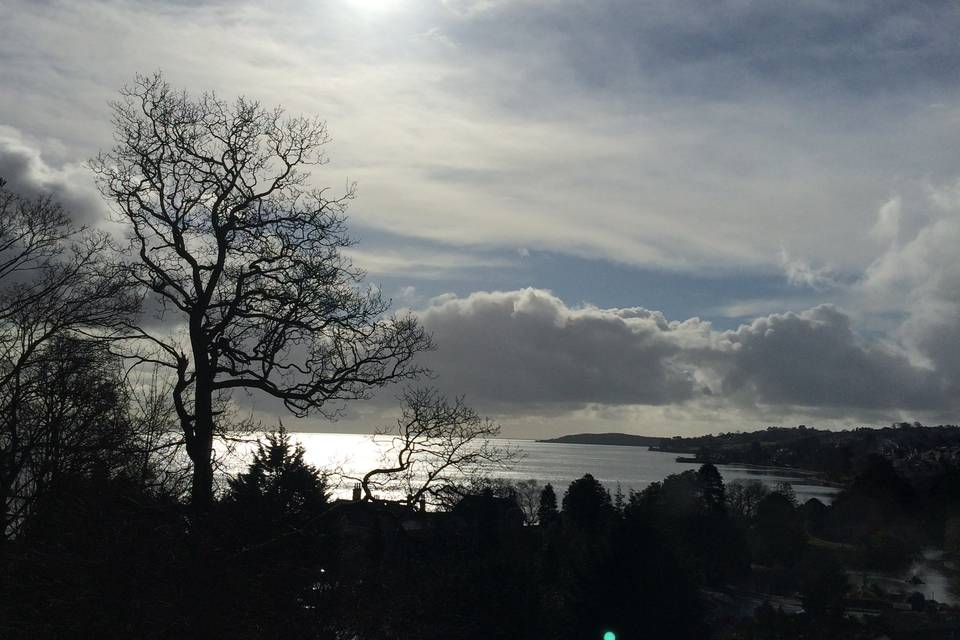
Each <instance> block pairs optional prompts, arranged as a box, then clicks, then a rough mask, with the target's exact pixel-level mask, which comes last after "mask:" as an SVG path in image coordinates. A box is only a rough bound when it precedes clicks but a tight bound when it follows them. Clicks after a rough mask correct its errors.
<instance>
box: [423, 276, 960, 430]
mask: <svg viewBox="0 0 960 640" xmlns="http://www.w3.org/2000/svg"><path fill="white" fill-rule="evenodd" d="M420 317H421V319H422V321H423V324H424V326H425V327H426V328H427V329H428V330H429V331H431V332H432V333H433V335H434V337H435V338H436V341H437V344H438V345H439V347H438V349H437V351H436V352H435V353H433V354H431V355H430V357H429V358H427V360H426V361H425V362H426V363H427V364H429V365H430V366H431V367H432V368H433V369H434V371H435V372H436V374H437V381H438V384H440V385H441V386H442V387H443V388H445V389H447V390H449V391H450V392H453V393H465V394H467V396H468V397H470V398H475V399H477V400H480V401H485V402H495V403H501V404H507V405H514V406H515V407H520V409H521V410H522V407H523V405H528V407H532V406H536V405H544V404H546V405H549V404H556V405H562V406H577V405H580V406H583V405H585V404H591V403H592V404H610V405H624V404H637V405H661V404H668V403H676V404H680V403H687V402H694V403H695V402H697V401H698V400H707V399H709V400H710V401H711V402H717V401H720V402H727V403H731V404H736V405H741V406H744V405H747V406H749V405H753V406H767V407H769V406H780V407H791V408H797V407H800V408H802V407H810V408H817V407H819V408H823V407H833V408H838V409H844V410H859V411H862V412H872V411H875V410H878V409H886V410H900V409H904V410H920V409H924V410H926V409H930V410H937V409H942V408H946V407H950V406H953V405H954V404H955V403H954V401H953V400H952V396H950V395H949V394H948V393H947V391H948V385H947V384H946V383H945V381H944V378H943V376H942V375H941V373H940V372H938V371H936V370H933V369H926V368H922V367H918V366H916V365H914V364H912V363H911V362H910V361H909V360H908V358H907V357H906V356H905V355H903V354H902V353H900V352H898V351H896V350H894V349H893V348H891V347H888V346H886V345H884V344H882V343H879V342H876V341H874V342H870V341H867V340H864V339H863V338H862V337H861V336H860V335H858V333H857V332H856V331H855V329H854V327H853V326H852V321H851V318H850V317H849V316H848V315H847V314H845V313H844V312H842V311H840V310H839V309H837V308H835V307H832V306H829V305H822V306H819V307H816V308H813V309H810V310H807V311H804V312H802V313H786V314H771V315H769V316H765V317H762V318H758V319H756V320H754V321H753V322H751V323H749V324H745V325H742V326H741V327H739V328H738V329H736V330H733V331H727V332H717V331H714V330H712V329H711V327H710V325H709V323H704V322H702V321H699V320H697V319H691V320H687V321H685V322H670V321H668V320H667V319H666V318H665V317H664V316H663V314H661V313H659V312H656V311H649V310H646V309H640V308H635V309H597V308H593V307H586V308H572V307H569V306H567V305H566V304H565V303H564V302H563V301H561V300H560V299H558V298H557V297H555V296H553V295H552V294H550V293H549V292H547V291H543V290H537V289H524V290H519V291H509V292H494V293H475V294H472V295H470V296H468V297H466V298H451V299H447V300H444V301H441V302H438V303H436V304H434V305H432V306H430V307H428V308H427V309H426V310H425V311H423V312H421V313H420ZM818 410H819V409H818Z"/></svg>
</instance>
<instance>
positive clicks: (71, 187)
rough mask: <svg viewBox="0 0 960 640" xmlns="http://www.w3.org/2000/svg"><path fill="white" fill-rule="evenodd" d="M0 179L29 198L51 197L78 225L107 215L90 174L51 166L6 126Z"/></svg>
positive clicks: (0, 132)
mask: <svg viewBox="0 0 960 640" xmlns="http://www.w3.org/2000/svg"><path fill="white" fill-rule="evenodd" d="M0 178H3V179H4V180H6V182H7V189H9V190H11V191H13V192H14V193H17V194H19V195H22V196H25V197H27V198H35V197H39V196H41V195H44V196H51V197H52V198H53V199H54V200H55V201H56V202H59V203H60V204H61V205H62V206H63V209H64V211H65V212H66V214H67V215H68V216H69V217H70V219H71V220H73V221H74V222H76V223H77V224H82V225H95V224H98V223H100V222H101V221H102V220H103V218H104V215H105V212H106V206H105V205H104V204H103V201H102V200H101V199H100V196H99V194H98V193H97V192H96V190H95V189H94V188H93V185H92V181H91V177H90V174H89V173H87V172H86V171H85V170H84V169H83V168H82V167H80V166H66V167H61V168H55V167H51V166H49V165H48V164H46V163H45V162H44V160H43V158H42V157H41V156H40V153H39V152H38V151H36V150H35V149H33V148H31V146H29V145H28V144H27V143H25V142H24V141H22V140H21V139H20V138H19V137H18V136H17V135H15V134H14V133H13V132H11V131H9V130H6V129H4V128H3V127H0Z"/></svg>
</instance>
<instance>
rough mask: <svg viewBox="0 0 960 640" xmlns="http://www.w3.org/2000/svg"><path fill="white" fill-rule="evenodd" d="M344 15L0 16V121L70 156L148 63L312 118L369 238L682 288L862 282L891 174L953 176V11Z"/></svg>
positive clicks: (244, 7)
mask: <svg viewBox="0 0 960 640" xmlns="http://www.w3.org/2000/svg"><path fill="white" fill-rule="evenodd" d="M362 5H363V3H358V2H337V1H336V0H332V1H331V2H325V3H313V4H307V5H304V4H302V3H283V4H282V6H281V7H280V8H279V9H266V8H263V7H260V6H257V5H256V4H255V3H250V2H244V3H225V2H205V3H195V4H194V3H182V2H173V3H147V2H142V1H136V0H132V1H129V2H122V3H116V2H88V3H82V4H73V5H70V4H64V3H30V2H21V3H17V10H16V11H13V12H11V13H12V14H13V16H14V18H13V19H12V20H7V21H4V22H3V24H2V25H0V61H2V64H0V82H2V83H3V85H4V86H7V87H17V90H16V91H7V92H4V93H3V94H2V95H0V121H3V122H7V123H9V124H11V125H13V126H15V127H17V128H18V129H19V130H21V131H24V132H28V133H29V134H30V135H32V136H36V137H42V138H44V139H46V138H52V139H56V140H58V141H60V142H61V143H62V144H63V145H64V148H65V152H66V153H67V155H69V156H70V157H71V158H72V160H71V161H77V160H78V159H79V160H82V159H85V158H87V157H89V156H91V155H94V154H95V153H96V151H97V149H98V148H101V147H104V146H107V145H109V141H110V124H109V112H108V109H107V106H106V105H107V101H108V100H110V99H111V98H113V97H115V95H116V90H117V88H118V87H119V86H121V85H122V84H123V83H124V82H129V81H130V79H131V78H132V76H133V74H134V73H135V72H137V71H150V70H153V69H155V68H157V67H162V68H165V69H167V70H168V72H169V73H170V79H171V81H172V82H173V83H174V84H175V85H177V86H185V87H187V88H189V89H191V90H192V91H195V92H197V91H202V90H205V89H214V90H217V91H218V92H220V93H221V94H223V95H227V96H232V95H236V94H238V93H245V94H250V95H252V96H253V97H258V98H260V99H262V100H263V101H264V103H265V104H268V105H273V104H276V103H282V104H284V105H286V106H287V107H288V108H289V109H290V110H291V111H296V112H305V113H319V114H320V115H322V117H324V118H326V119H327V120H328V122H329V125H330V130H331V132H332V134H333V136H334V143H333V144H332V145H331V147H330V155H331V158H332V159H333V163H332V164H331V165H330V166H329V167H326V168H323V169H322V170H320V171H318V172H317V175H316V181H317V183H318V184H331V183H333V184H339V183H340V182H341V181H342V180H344V179H345V178H349V179H351V180H354V179H355V180H357V181H359V183H360V198H359V199H358V201H357V203H356V205H355V207H354V209H353V213H352V215H353V216H354V218H353V219H354V220H355V221H356V222H357V223H360V224H363V225H365V226H367V227H370V228H376V229H378V230H381V231H386V232H391V233H394V234H398V235H403V236H407V237H410V238H415V239H420V240H424V241H432V242H435V243H445V244H448V245H450V246H453V247H473V248H481V249H484V250H500V249H505V250H513V251H516V250H518V249H520V248H526V249H528V250H531V251H551V252H555V253H564V254H568V255H574V256H582V257H589V258H594V259H596V258H599V259H606V260H613V261H617V262H620V263H624V264H630V265H640V266H644V267H648V268H661V269H663V268H666V269H673V270H682V271H692V272H699V273H709V272H713V271H714V270H716V269H718V268H719V269H724V270H735V269H739V270H749V271H752V272H757V271H763V272H767V273H771V272H775V271H776V269H777V268H778V264H777V259H776V254H775V253H774V252H772V251H771V247H772V246H776V244H777V243H779V242H781V241H782V242H783V243H784V244H786V246H789V247H790V249H791V252H792V253H794V254H795V255H798V256H803V257H804V259H805V260H807V261H808V262H809V263H810V264H813V265H817V264H830V265H832V266H833V267H834V269H836V270H837V271H838V272H841V273H845V272H847V271H848V270H850V269H853V270H859V269H862V268H863V267H864V266H865V265H866V264H867V263H868V262H869V260H870V259H871V252H872V251H873V250H874V249H875V246H874V244H873V242H872V241H871V239H870V238H869V237H868V234H866V233H864V229H865V221H866V219H867V218H868V217H870V216H872V208H873V203H874V202H879V201H880V200H881V199H882V198H884V197H886V195H887V194H888V192H889V189H890V184H891V180H892V179H894V178H895V177H896V176H898V175H902V174H904V172H906V173H907V174H909V175H915V174H922V175H931V176H934V177H937V176H940V175H942V174H943V173H944V172H945V171H947V170H948V169H947V168H949V170H951V171H952V170H953V163H954V161H955V149H956V146H957V142H958V140H960V128H958V126H957V122H958V120H957V118H956V116H955V113H956V110H955V106H954V105H955V104H956V100H955V95H956V89H955V87H954V83H953V82H952V75H951V70H952V69H954V68H956V67H957V66H958V64H956V63H957V59H958V51H960V44H958V43H957V41H956V38H954V37H953V34H954V33H955V31H956V29H955V27H956V26H957V14H958V10H957V9H956V7H955V5H953V4H950V3H946V2H934V3H890V2H865V1H854V2H851V3H844V4H843V6H842V7H840V6H839V5H838V6H832V5H827V4H824V3H813V4H812V5H811V4H809V3H799V4H798V3H785V2H779V1H772V2H764V3H757V2H749V3H744V2H721V3H716V4H715V5H709V6H707V5H704V3H701V2H693V1H692V0H680V1H676V2H653V1H650V2H628V1H626V0H618V1H615V2H613V3H583V2H567V1H559V2H540V1H533V0H521V1H517V2H501V1H492V0H485V1H470V0H456V1H448V2H439V1H438V2H423V3H394V4H393V5H392V7H391V9H390V10H389V11H365V10H363V8H362ZM132 34H135V36H134V35H132ZM428 34H434V35H436V34H442V36H443V37H442V38H437V37H429V36H428ZM878 97H881V98H882V99H876V98H878ZM936 105H939V106H936ZM891 121H894V122H897V123H898V126H897V127H890V124H889V123H890V122H891ZM909 175H908V177H909ZM823 229H830V230H831V233H830V234H826V235H825V234H823V233H822V230H823ZM478 288H479V287H478Z"/></svg>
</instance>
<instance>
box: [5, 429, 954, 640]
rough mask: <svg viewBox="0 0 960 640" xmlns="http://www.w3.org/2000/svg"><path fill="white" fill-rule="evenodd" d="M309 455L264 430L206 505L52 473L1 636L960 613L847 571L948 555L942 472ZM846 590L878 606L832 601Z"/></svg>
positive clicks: (14, 577) (466, 632)
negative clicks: (549, 469) (833, 489)
mask: <svg viewBox="0 0 960 640" xmlns="http://www.w3.org/2000/svg"><path fill="white" fill-rule="evenodd" d="M303 458H304V451H303V449H302V447H300V446H299V445H296V444H294V443H293V442H292V441H291V439H290V437H289V436H288V435H287V434H285V433H283V432H279V433H276V434H273V435H271V436H269V437H268V438H267V439H266V440H265V441H262V442H261V443H260V445H259V446H258V448H257V450H256V451H255V452H254V455H253V459H252V460H251V462H250V463H249V465H248V466H247V468H246V470H245V471H244V472H243V473H240V474H239V475H238V476H236V477H235V478H234V479H232V480H231V481H230V482H229V484H228V485H227V486H226V487H225V488H224V491H223V492H222V494H221V495H220V497H219V498H218V499H217V500H216V501H215V503H214V504H213V505H212V507H211V509H210V510H209V511H208V512H206V513H205V515H204V517H203V518H197V517H195V516H194V515H193V511H192V510H191V509H190V508H189V507H188V506H187V505H186V503H185V502H184V501H183V500H182V499H180V496H178V495H176V494H175V493H172V492H171V491H169V490H167V489H165V488H164V487H163V486H162V485H159V484H157V483H155V482H150V481H145V480H144V479H145V478H150V477H152V476H151V474H146V475H138V474H134V473H112V474H111V473H104V472H102V471H101V470H98V469H97V468H95V467H92V468H89V469H87V470H82V469H75V470H74V471H72V472H71V473H69V474H64V475H62V476H61V478H60V482H58V483H57V484H56V485H55V486H51V487H50V488H49V489H48V491H47V492H46V493H45V495H44V497H43V499H42V500H39V501H38V502H37V504H36V505H35V506H34V507H33V509H32V511H31V517H30V518H29V519H28V521H27V522H26V523H25V525H24V526H23V527H22V529H21V531H20V534H19V535H18V536H17V537H16V538H15V539H11V540H7V541H6V542H5V543H4V544H3V547H2V554H0V561H2V565H0V575H2V576H3V581H2V584H0V636H2V637H4V638H71V637H77V638H86V637H98V638H113V637H137V638H168V637H182V638H194V637H197V638H199V637H208V638H209V637H231V638H330V639H333V638H356V639H358V640H365V639H371V640H372V639H378V640H379V639H393V638H396V639H406V638H425V639H432V638H436V639H438V640H439V639H441V638H444V639H446V638H462V639H465V640H468V639H471V638H542V637H551V638H561V639H562V638H570V639H571V640H572V639H574V638H592V637H595V638H600V637H602V635H603V634H604V633H605V632H606V631H612V632H614V633H615V634H616V637H618V638H643V637H656V638H660V637H663V638H704V637H714V638H727V639H734V638H751V639H758V640H759V639H763V638H771V639H772V638H778V639H790V638H798V639H799V638H815V637H819V638H822V637H831V638H874V637H877V636H878V635H879V634H880V633H881V632H882V633H887V634H888V635H890V637H893V638H911V637H921V636H912V635H910V633H909V632H905V631H904V625H905V623H904V621H903V620H902V618H901V617H897V615H899V614H897V612H896V610H895V609H894V608H893V607H892V603H898V604H899V605H900V606H901V607H903V606H906V607H908V608H909V609H911V610H912V611H913V613H912V615H914V616H921V617H920V618H916V617H914V618H911V619H910V620H909V621H908V623H909V625H912V627H915V628H916V629H921V630H922V629H929V628H955V626H956V624H957V622H958V621H957V618H956V616H951V614H950V613H949V612H945V611H942V610H941V609H940V608H939V607H937V606H935V605H931V604H930V603H927V602H926V601H925V599H924V598H923V597H922V596H919V594H915V595H914V596H912V597H911V598H910V599H907V600H905V599H903V598H902V597H901V596H899V595H897V594H885V593H883V592H881V591H879V590H876V589H874V590H872V591H867V592H862V591H861V592H857V591H856V589H855V587H854V585H853V583H852V581H851V580H850V579H849V577H848V575H849V573H850V572H860V571H882V570H886V571H901V570H903V569H904V568H905V567H907V566H909V563H910V562H911V561H912V559H913V558H915V557H916V556H917V554H918V553H919V551H920V550H921V549H922V548H923V547H925V546H928V545H931V544H934V545H939V546H940V547H941V548H946V549H947V550H948V551H949V552H953V553H958V552H960V509H958V505H960V495H958V491H960V489H958V487H960V482H957V480H958V479H960V478H958V475H957V472H956V470H954V471H953V472H952V474H953V475H948V476H944V477H942V478H940V479H939V481H938V482H937V483H934V484H931V485H927V486H925V487H917V486H914V485H912V484H911V483H910V482H908V481H907V480H905V479H904V478H903V477H901V476H900V475H899V474H898V473H897V472H896V470H895V469H894V468H893V466H892V465H891V464H890V463H889V462H888V461H886V460H884V459H882V458H872V459H870V460H869V461H867V462H866V463H865V465H864V466H863V467H862V468H861V469H860V471H859V472H858V473H857V474H856V475H855V480H854V481H853V482H852V483H851V484H850V485H849V487H847V488H846V489H844V490H843V491H842V492H841V493H840V494H839V495H838V497H837V499H836V500H835V502H834V503H833V504H832V505H830V506H828V505H824V504H822V503H820V502H819V501H817V500H815V499H812V500H810V501H808V502H807V503H806V504H802V505H801V504H798V503H797V501H796V498H795V496H794V494H793V491H792V489H791V488H790V486H789V485H786V484H784V485H780V486H777V487H775V488H772V489H771V488H769V487H766V486H764V485H762V484H760V483H759V482H755V481H748V482H734V483H728V484H725V483H724V482H723V480H722V477H721V475H720V473H719V472H718V471H717V468H716V467H714V466H713V465H709V464H706V465H703V466H702V467H701V468H700V469H699V470H696V471H694V470H691V471H685V472H683V473H680V474H676V475H672V476H669V477H668V478H666V479H665V480H664V481H662V482H656V483H653V484H651V485H650V486H648V487H647V488H646V489H644V490H643V491H640V492H631V493H630V494H628V495H624V494H623V493H622V492H620V491H616V492H615V493H613V494H612V495H611V493H610V491H609V490H607V489H606V488H604V487H603V486H602V485H601V484H600V483H599V482H598V481H597V480H596V479H594V478H593V477H592V476H590V475H586V476H584V477H583V478H580V479H578V480H576V481H574V482H573V483H571V484H570V485H569V486H568V487H567V488H566V489H565V491H564V492H563V493H562V495H561V496H558V495H557V493H556V492H555V490H554V488H553V487H552V486H550V485H546V486H540V485H539V483H536V482H534V481H527V482H523V483H517V484H510V483H505V482H501V481H495V480H489V479H488V480H486V481H477V482H475V483H474V484H473V485H472V486H471V487H460V490H461V493H460V495H461V497H460V498H459V499H458V500H456V501H452V502H451V503H450V504H449V507H447V508H445V509H442V510H437V511H421V510H418V509H415V508H413V507H411V506H409V505H405V504H400V503H385V502H379V501H375V500H374V501H371V500H363V499H360V500H332V499H331V497H330V489H331V487H330V485H329V480H328V477H327V476H326V474H325V473H324V472H322V471H321V470H318V469H316V468H313V467H311V466H310V465H308V464H306V463H305V462H304V459H303ZM937 529H939V535H938V536H934V535H933V532H934V531H935V530H937ZM854 600H856V601H858V602H860V605H859V606H863V604H862V602H863V601H865V600H866V601H871V602H874V603H876V607H877V611H878V612H879V613H880V615H878V616H876V617H872V618H868V619H867V620H868V621H866V622H858V621H857V620H855V619H851V618H847V617H845V616H844V612H845V610H846V609H847V608H848V607H849V606H850V603H851V602H852V601H854ZM764 602H767V604H764ZM785 602H796V606H797V607H802V609H803V612H802V613H793V612H790V611H788V612H786V613H784V612H783V611H782V607H783V606H784V603H785ZM758 605H761V606H759V608H758ZM754 609H757V612H756V614H752V612H753V610H754ZM895 614H896V615H895ZM937 625H940V626H939V627H938V626H937ZM949 625H954V627H950V626H949Z"/></svg>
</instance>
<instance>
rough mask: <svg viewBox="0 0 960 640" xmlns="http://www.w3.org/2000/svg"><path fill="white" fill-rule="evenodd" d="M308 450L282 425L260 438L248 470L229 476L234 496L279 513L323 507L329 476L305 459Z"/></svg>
mask: <svg viewBox="0 0 960 640" xmlns="http://www.w3.org/2000/svg"><path fill="white" fill-rule="evenodd" d="M305 453H306V452H305V450H304V448H303V445H302V444H300V443H299V442H298V443H295V444H294V443H293V442H292V441H291V438H290V434H289V433H287V431H286V429H284V428H283V427H282V426H281V427H280V429H279V430H278V431H277V432H275V433H270V434H267V436H266V442H264V441H260V442H257V451H256V453H255V454H254V456H253V461H252V462H251V463H250V467H249V468H248V469H247V471H246V472H244V473H241V474H240V475H238V476H237V477H236V478H234V479H232V480H230V498H231V500H232V501H233V502H235V503H238V504H243V505H244V506H247V507H253V506H258V507H261V508H264V509H266V510H268V511H270V512H272V513H274V514H277V515H280V514H288V515H289V514H294V513H298V512H314V511H317V510H320V509H322V508H323V507H324V506H325V505H326V503H327V499H328V498H329V494H328V490H327V478H326V476H325V475H324V474H322V473H321V472H320V471H319V470H318V469H317V468H316V467H314V466H312V465H309V464H307V463H306V462H304V460H303V456H304V454H305Z"/></svg>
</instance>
